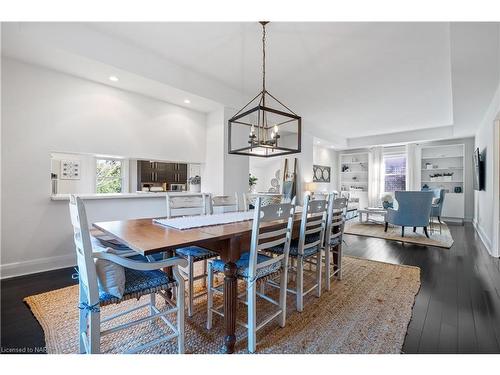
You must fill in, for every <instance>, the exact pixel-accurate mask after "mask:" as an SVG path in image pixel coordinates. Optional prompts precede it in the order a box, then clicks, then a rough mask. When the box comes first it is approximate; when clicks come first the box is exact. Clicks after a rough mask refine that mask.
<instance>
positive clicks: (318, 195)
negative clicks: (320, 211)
mask: <svg viewBox="0 0 500 375" xmlns="http://www.w3.org/2000/svg"><path fill="white" fill-rule="evenodd" d="M328 197H329V194H328V193H324V192H319V193H314V194H311V200H315V201H317V200H324V201H327V200H328Z"/></svg>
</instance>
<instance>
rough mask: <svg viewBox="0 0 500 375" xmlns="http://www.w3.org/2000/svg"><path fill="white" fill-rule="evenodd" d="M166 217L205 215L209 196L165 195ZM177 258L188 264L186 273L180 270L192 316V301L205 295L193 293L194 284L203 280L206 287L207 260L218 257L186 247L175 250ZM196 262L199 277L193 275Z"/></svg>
mask: <svg viewBox="0 0 500 375" xmlns="http://www.w3.org/2000/svg"><path fill="white" fill-rule="evenodd" d="M166 197H167V217H168V218H172V217H178V216H190V215H206V214H207V212H208V210H209V209H210V206H211V204H210V201H211V198H210V197H211V195H210V194H206V193H195V194H182V195H178V194H169V193H167V195H166ZM175 253H176V254H177V255H178V256H181V257H183V258H185V259H186V260H187V262H188V267H187V272H185V271H184V270H182V269H181V270H180V271H181V273H182V274H183V275H184V276H185V277H186V278H187V282H188V288H187V292H188V303H187V308H188V316H189V317H192V316H193V313H194V312H193V310H194V300H195V299H197V298H200V297H202V296H204V295H205V294H206V292H201V293H198V294H195V293H194V283H195V281H197V280H200V279H203V281H204V284H205V286H206V282H207V260H208V259H210V258H215V257H217V256H218V255H217V254H216V253H214V252H213V251H210V250H207V249H204V248H202V247H199V246H187V247H182V248H178V249H175ZM196 262H203V272H202V273H201V274H200V275H197V276H196V275H195V272H194V266H195V263H196Z"/></svg>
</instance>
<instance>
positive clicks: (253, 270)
mask: <svg viewBox="0 0 500 375" xmlns="http://www.w3.org/2000/svg"><path fill="white" fill-rule="evenodd" d="M294 211H295V200H293V201H292V203H283V204H273V205H267V206H263V205H262V198H261V197H258V198H257V200H256V202H255V212H254V219H253V226H252V237H251V244H250V252H246V253H243V254H242V255H241V257H240V259H239V260H238V261H237V262H236V266H237V267H238V271H237V276H238V278H239V279H241V280H244V281H245V283H246V301H242V302H243V303H245V304H246V305H247V309H248V320H247V323H246V324H245V323H243V322H239V321H237V323H238V324H240V325H242V326H244V327H246V328H247V331H248V351H249V352H250V353H253V352H255V349H256V335H257V331H258V330H259V329H261V328H262V327H264V326H265V325H266V324H267V323H269V322H271V321H272V320H273V319H274V318H276V317H279V324H280V326H281V327H284V326H285V323H286V288H287V280H288V275H287V272H288V251H289V249H290V241H291V236H292V229H293V214H294ZM280 219H281V220H283V221H284V222H283V224H281V225H280V227H279V228H273V229H271V230H270V229H265V228H262V224H264V223H266V222H269V221H273V220H280ZM273 246H282V248H283V253H281V254H279V255H278V256H268V255H265V254H263V251H266V250H267V249H269V248H270V247H273ZM215 272H219V273H222V272H224V262H223V261H222V260H220V259H216V260H211V261H210V262H209V264H208V307H207V308H208V316H207V328H208V329H211V328H212V314H213V313H216V314H218V315H221V316H224V312H223V305H221V306H217V307H214V306H213V294H214V293H223V291H222V285H221V286H218V287H214V273H215ZM277 273H280V284H279V285H280V295H279V301H275V300H274V299H272V298H271V297H269V296H267V295H265V294H263V293H262V292H258V291H257V283H264V282H266V280H267V279H269V278H271V277H277ZM257 296H259V297H260V298H263V299H265V300H266V301H268V302H270V303H272V304H274V305H276V306H278V310H277V311H275V312H273V313H271V314H269V316H267V317H265V318H264V319H263V320H262V321H261V323H259V324H257V311H256V297H257Z"/></svg>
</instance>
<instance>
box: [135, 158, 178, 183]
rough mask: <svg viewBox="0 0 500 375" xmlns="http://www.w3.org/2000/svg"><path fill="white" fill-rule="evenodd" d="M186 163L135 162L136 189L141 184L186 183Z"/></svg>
mask: <svg viewBox="0 0 500 375" xmlns="http://www.w3.org/2000/svg"><path fill="white" fill-rule="evenodd" d="M187 169H188V165H187V164H186V163H164V162H157V161H147V160H139V161H138V162H137V185H138V189H139V190H140V188H141V187H142V186H141V184H143V183H164V182H166V183H169V184H172V183H174V184H175V183H179V184H185V183H186V181H187Z"/></svg>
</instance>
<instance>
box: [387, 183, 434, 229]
mask: <svg viewBox="0 0 500 375" xmlns="http://www.w3.org/2000/svg"><path fill="white" fill-rule="evenodd" d="M433 196H434V193H433V192H431V191H396V192H395V198H396V201H397V202H398V209H397V210H395V209H392V208H389V209H387V214H386V216H385V231H386V232H387V227H388V225H389V224H394V225H400V226H401V236H402V237H404V235H405V226H406V227H413V231H414V232H415V231H416V230H417V227H423V228H424V233H425V235H426V236H427V237H429V233H428V232H427V225H428V224H429V217H430V213H431V206H432V198H433Z"/></svg>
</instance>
